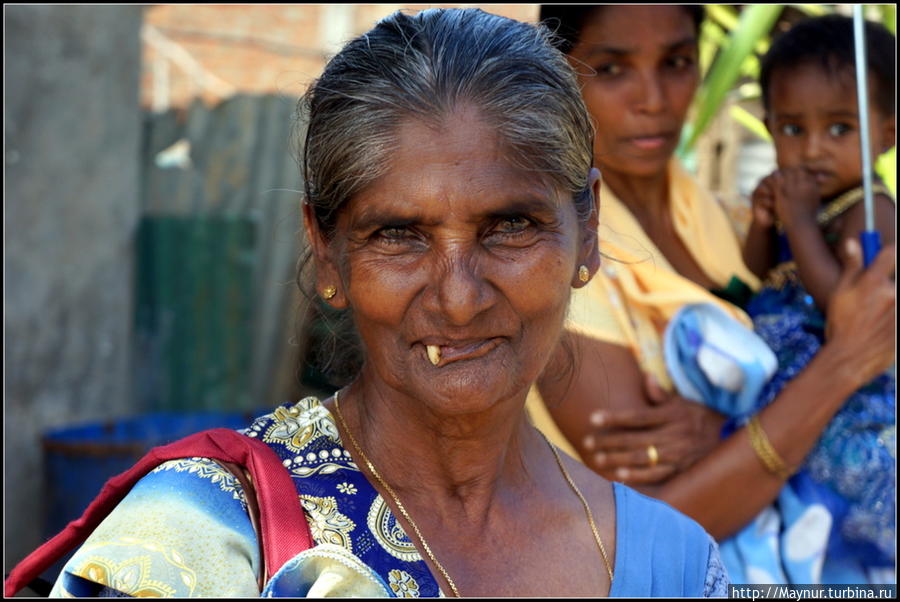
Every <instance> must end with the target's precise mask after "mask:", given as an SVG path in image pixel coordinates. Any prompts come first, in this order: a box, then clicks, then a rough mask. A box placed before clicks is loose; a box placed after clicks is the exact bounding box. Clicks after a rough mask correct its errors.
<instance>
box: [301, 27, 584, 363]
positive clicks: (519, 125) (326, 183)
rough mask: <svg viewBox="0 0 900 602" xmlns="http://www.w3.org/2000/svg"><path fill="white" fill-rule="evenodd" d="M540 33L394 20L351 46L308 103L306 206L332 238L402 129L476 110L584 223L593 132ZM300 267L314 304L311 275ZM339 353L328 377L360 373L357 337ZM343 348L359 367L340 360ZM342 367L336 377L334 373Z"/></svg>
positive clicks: (345, 331) (568, 76) (340, 330)
mask: <svg viewBox="0 0 900 602" xmlns="http://www.w3.org/2000/svg"><path fill="white" fill-rule="evenodd" d="M551 39H552V34H551V33H550V32H549V31H547V29H545V28H544V27H541V26H534V25H529V24H527V23H522V22H519V21H514V20H512V19H507V18H505V17H500V16H497V15H492V14H489V13H485V12H483V11H481V10H477V9H431V10H425V11H422V12H420V13H418V14H416V15H413V16H410V15H407V14H403V13H401V12H397V13H394V14H392V15H390V16H389V17H387V18H385V19H384V20H382V21H381V22H379V23H378V24H377V25H376V26H375V28H374V29H372V30H371V31H369V32H368V33H366V34H364V35H362V36H360V37H358V38H356V39H355V40H352V41H351V42H349V43H348V44H347V45H346V46H345V47H344V48H343V49H342V50H341V51H340V52H339V53H338V54H337V55H336V56H335V57H334V58H333V59H332V60H331V61H330V62H329V63H328V65H327V66H326V67H325V70H324V72H323V73H322V76H321V77H320V78H319V79H318V80H317V81H316V82H315V83H314V84H313V85H312V87H311V88H310V89H309V90H308V91H307V93H306V94H305V95H304V97H303V99H302V100H301V101H300V106H299V114H300V115H301V119H300V120H299V123H300V124H301V125H302V124H304V123H305V124H306V130H305V132H302V131H301V132H300V137H299V139H300V140H304V143H303V148H302V151H301V152H300V163H301V169H302V173H303V178H304V192H305V199H304V200H305V202H306V203H307V204H308V205H309V206H310V207H311V208H312V213H313V215H314V216H315V219H316V221H317V223H318V226H319V229H320V231H321V232H322V234H323V236H324V237H325V238H326V239H330V238H331V236H333V234H334V229H335V225H336V222H337V216H338V214H339V212H340V211H341V209H342V208H343V207H344V206H345V205H346V204H347V202H348V201H350V199H352V198H353V197H354V196H355V195H357V194H358V193H359V192H361V191H362V190H363V189H365V188H366V187H367V186H369V185H370V184H371V183H373V182H374V181H375V180H377V179H378V178H379V177H381V176H382V175H384V174H385V172H386V171H387V170H388V169H389V168H390V165H391V156H392V153H393V151H394V149H395V148H396V145H397V139H396V138H397V131H398V128H399V126H400V125H401V123H403V122H404V121H406V120H410V119H415V120H420V121H422V122H424V123H427V124H437V125H441V124H443V123H444V122H445V120H446V119H447V118H448V117H450V116H451V115H452V114H453V112H454V111H455V110H456V109H457V108H459V107H461V106H463V105H471V106H474V107H475V108H477V110H478V111H480V113H481V115H482V116H483V117H484V119H486V120H487V121H488V122H489V123H490V124H491V126H492V128H493V129H494V131H495V132H496V134H497V136H498V137H499V139H500V142H501V144H502V145H503V147H504V149H505V152H506V154H507V157H508V158H509V160H510V161H511V162H512V163H513V164H514V165H516V166H517V167H519V168H521V169H524V170H528V171H530V172H533V173H535V174H537V175H538V177H541V178H543V179H544V180H545V181H548V182H550V183H552V184H554V185H555V186H556V187H557V188H558V189H560V190H563V191H566V192H567V194H569V195H570V197H571V198H572V199H573V202H574V203H575V206H576V209H577V211H578V214H579V216H580V217H581V219H583V220H586V219H587V218H588V217H589V215H590V213H591V211H592V208H593V199H592V195H591V190H590V186H589V182H588V177H589V172H590V169H591V166H592V163H593V156H592V147H593V128H592V125H591V121H590V118H589V117H588V113H587V109H586V108H585V106H584V102H583V101H582V98H581V93H580V90H579V87H578V84H577V81H576V78H575V76H574V74H573V72H572V70H571V68H570V67H569V65H568V63H567V61H566V60H565V57H564V56H563V55H562V54H560V53H559V52H557V51H556V50H555V49H554V47H553V45H552V42H551ZM308 263H309V262H308V261H301V265H300V267H299V269H298V275H297V280H298V284H299V285H300V288H301V290H302V291H304V294H305V296H306V297H307V298H308V299H312V298H314V297H315V294H314V292H313V291H311V290H307V289H308V288H309V287H311V286H312V284H313V282H314V279H313V278H311V277H310V276H309V275H308V274H306V272H305V270H304V267H305V266H306V264H308ZM332 330H333V331H334V332H335V334H336V335H337V336H338V337H339V338H341V339H343V340H340V341H338V342H336V343H333V344H332V345H330V346H329V345H328V344H326V347H330V351H326V355H327V356H330V357H329V359H330V362H329V364H330V368H329V370H326V371H330V372H332V376H333V378H332V381H345V380H347V379H348V378H349V377H352V376H353V375H355V373H356V369H357V368H358V366H359V365H361V364H359V361H360V359H361V356H360V350H359V349H358V345H356V344H355V341H356V339H355V335H354V334H353V332H352V331H351V330H350V329H349V328H348V327H347V326H346V325H345V326H338V327H334V328H332ZM345 351H347V352H349V353H350V355H354V354H355V355H356V359H355V360H352V359H346V358H341V357H339V356H340V355H341V354H342V353H344V352H345ZM335 370H337V371H338V372H339V373H340V376H335V373H334V371H335Z"/></svg>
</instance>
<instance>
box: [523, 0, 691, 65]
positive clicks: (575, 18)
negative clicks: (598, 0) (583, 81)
mask: <svg viewBox="0 0 900 602" xmlns="http://www.w3.org/2000/svg"><path fill="white" fill-rule="evenodd" d="M678 6H679V8H683V9H684V10H685V11H687V13H688V14H689V15H690V17H691V21H693V23H694V28H695V30H696V31H697V34H698V35H699V34H700V24H701V23H702V22H703V19H704V17H705V16H706V9H705V8H704V6H703V5H702V4H680V5H678ZM604 8H605V6H604V5H602V4H601V5H597V4H541V12H540V17H539V20H540V22H541V23H543V24H544V25H546V26H547V28H548V29H550V31H552V32H554V33H555V34H556V35H557V36H558V39H557V43H556V48H557V49H558V50H559V51H561V52H562V53H563V54H569V53H570V52H572V49H573V48H575V46H576V45H577V44H578V40H579V38H580V37H581V30H582V29H584V25H585V23H586V22H587V20H588V18H589V17H590V16H591V15H592V14H593V13H594V12H595V11H600V10H603V9H604Z"/></svg>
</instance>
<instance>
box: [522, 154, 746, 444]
mask: <svg viewBox="0 0 900 602" xmlns="http://www.w3.org/2000/svg"><path fill="white" fill-rule="evenodd" d="M669 191H670V192H669V194H670V199H669V200H670V209H671V211H672V220H673V222H674V224H675V229H676V232H677V234H678V237H679V238H680V239H681V241H682V243H683V244H684V245H685V247H686V248H687V249H688V251H689V252H690V254H691V256H692V257H693V258H694V260H695V261H696V262H697V264H698V265H699V266H700V268H701V269H702V270H703V271H704V273H705V274H706V275H707V276H709V278H710V279H711V280H712V281H713V282H715V283H716V285H717V286H720V287H723V288H724V287H725V286H727V284H728V282H729V280H730V279H731V277H732V276H737V277H738V278H739V279H741V280H742V281H744V283H746V284H747V285H748V286H750V287H751V288H752V289H754V290H755V289H757V288H759V280H758V279H757V278H756V276H755V275H754V274H753V273H752V272H751V271H750V270H749V269H748V268H747V267H746V266H745V265H744V261H743V259H742V257H741V248H740V244H739V242H738V238H737V235H736V234H735V231H734V229H733V227H732V225H731V222H730V221H729V219H728V217H727V215H726V213H725V210H724V209H723V208H722V206H721V205H720V204H719V203H718V202H717V201H716V200H715V199H714V198H713V197H712V196H711V195H710V194H709V193H707V192H706V191H704V190H702V189H701V188H700V187H699V186H698V185H697V182H696V181H695V180H694V179H693V177H692V176H690V175H689V174H688V173H687V172H686V171H685V170H684V168H682V167H681V165H680V164H678V162H677V161H674V160H673V161H672V162H671V163H670V165H669ZM598 233H599V237H600V251H601V253H602V257H601V266H600V271H599V272H598V273H597V274H596V275H595V276H594V278H593V279H592V280H591V282H589V283H588V284H587V285H586V286H585V287H583V288H581V289H578V290H576V291H574V292H573V295H572V302H571V306H570V308H569V319H568V324H567V328H568V329H570V330H572V331H574V332H579V333H581V334H585V335H588V336H591V337H593V338H596V339H598V340H600V341H604V342H608V343H613V344H617V345H622V346H625V347H628V348H629V349H630V350H631V352H632V353H633V354H634V356H635V358H636V359H637V360H638V363H639V365H640V366H641V369H642V370H643V371H644V372H645V373H650V374H653V375H654V376H655V377H656V379H657V382H659V383H660V384H661V385H662V386H663V387H664V388H666V389H671V380H670V379H669V375H668V373H667V371H666V366H665V361H664V358H663V353H662V335H663V333H664V331H665V328H666V325H667V324H668V323H669V320H670V319H671V318H672V317H673V316H674V315H675V313H676V312H677V311H678V310H679V309H680V308H681V307H682V306H684V305H685V304H688V303H703V302H707V303H715V304H717V305H719V306H720V307H722V308H723V309H725V310H726V311H727V312H728V313H729V314H730V315H732V316H734V317H735V318H736V319H738V320H739V321H741V322H742V323H744V324H745V325H747V326H748V327H752V322H751V321H750V318H749V317H748V316H747V315H746V314H745V313H744V312H743V311H742V310H740V309H738V308H737V307H735V306H733V305H731V304H730V303H728V302H726V301H723V300H722V299H720V298H719V297H716V296H715V295H713V294H712V293H710V292H709V291H707V290H706V289H704V288H703V287H701V286H699V285H697V284H695V283H694V282H692V281H690V280H688V279H687V278H684V277H683V276H681V275H680V274H678V272H676V271H675V269H674V268H673V267H672V266H671V264H670V263H669V262H668V260H667V259H666V258H665V256H664V255H663V254H662V253H661V252H660V251H659V249H658V248H657V247H656V245H655V244H654V243H653V241H651V240H650V238H649V237H648V236H647V234H646V233H645V232H644V231H643V229H642V228H641V226H640V224H639V222H638V221H637V219H636V218H635V217H634V215H632V213H631V212H630V211H629V210H628V208H627V207H626V206H625V205H624V204H623V203H622V202H621V201H620V200H619V199H618V198H616V196H615V194H613V192H612V191H611V190H610V189H609V188H608V187H607V186H605V185H604V186H602V188H601V191H600V229H599V231H598ZM581 369H590V368H589V367H588V366H585V365H582V366H581ZM527 407H528V410H529V413H530V414H531V417H532V420H533V421H534V423H535V424H536V426H537V427H538V428H540V429H541V430H543V431H544V432H545V433H546V434H547V435H548V437H550V438H551V440H553V442H554V443H556V444H557V445H560V447H562V448H563V449H565V450H566V451H568V452H569V453H570V454H572V455H574V456H575V457H576V458H577V457H578V456H577V455H576V454H574V450H573V449H572V447H571V446H569V445H568V443H567V442H566V441H565V440H564V438H563V437H562V435H561V433H559V431H558V429H556V426H555V424H553V422H552V418H550V416H549V414H548V413H547V411H546V408H544V405H543V402H542V401H541V399H540V396H539V395H538V394H537V393H536V392H535V391H532V393H531V394H530V395H529V399H528V404H527Z"/></svg>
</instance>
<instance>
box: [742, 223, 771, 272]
mask: <svg viewBox="0 0 900 602" xmlns="http://www.w3.org/2000/svg"><path fill="white" fill-rule="evenodd" d="M775 251H776V246H775V241H774V234H773V229H772V228H771V227H766V226H761V225H759V223H757V222H756V221H754V222H752V223H751V224H750V228H749V230H748V231H747V238H746V239H745V240H744V248H743V256H744V263H745V264H746V265H747V267H748V268H750V271H752V272H753V273H754V274H756V276H757V277H759V278H760V279H764V278H765V277H766V274H768V272H769V270H770V269H771V268H772V266H773V265H774V263H775V256H776V254H775Z"/></svg>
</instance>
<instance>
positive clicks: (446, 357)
mask: <svg viewBox="0 0 900 602" xmlns="http://www.w3.org/2000/svg"><path fill="white" fill-rule="evenodd" d="M427 341H430V342H427ZM503 342H504V338H503V337H490V338H483V339H469V340H465V341H447V342H439V341H437V340H434V339H426V340H425V341H423V342H422V343H419V345H420V346H424V348H425V355H426V357H427V359H428V361H429V362H430V363H431V364H432V365H433V366H435V367H437V368H443V367H444V366H446V365H447V364H451V363H453V362H459V361H462V360H475V359H479V358H481V357H484V356H485V355H487V354H489V353H490V352H491V351H493V350H494V349H496V348H497V347H499V346H500V345H502V344H503Z"/></svg>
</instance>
